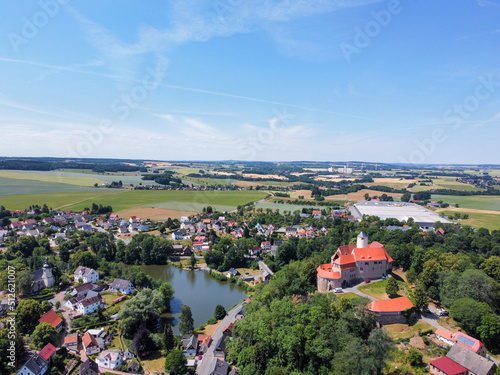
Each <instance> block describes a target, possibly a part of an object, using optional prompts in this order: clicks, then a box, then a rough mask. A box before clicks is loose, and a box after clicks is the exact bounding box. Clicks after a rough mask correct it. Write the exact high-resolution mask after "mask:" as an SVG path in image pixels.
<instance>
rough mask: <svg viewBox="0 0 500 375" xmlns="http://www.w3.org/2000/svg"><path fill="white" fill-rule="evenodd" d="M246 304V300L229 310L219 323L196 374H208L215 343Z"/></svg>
mask: <svg viewBox="0 0 500 375" xmlns="http://www.w3.org/2000/svg"><path fill="white" fill-rule="evenodd" d="M243 305H244V302H242V303H240V304H239V305H237V306H236V307H235V308H234V309H232V310H231V311H229V312H228V313H227V315H226V317H225V318H224V319H223V320H222V322H221V323H220V324H219V326H218V327H217V329H216V330H215V332H214V334H213V335H212V343H211V344H210V346H209V347H208V350H207V352H206V353H205V355H204V356H203V359H202V361H201V363H199V364H198V368H197V369H196V374H198V375H208V370H209V367H210V364H211V363H212V361H213V360H214V349H215V345H217V341H218V340H219V339H220V338H221V337H222V331H224V329H225V328H226V327H227V326H228V324H229V323H233V322H234V321H235V319H236V314H237V313H238V311H239V310H240V308H241V306H243Z"/></svg>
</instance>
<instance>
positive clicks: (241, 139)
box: [0, 0, 500, 164]
mask: <svg viewBox="0 0 500 375" xmlns="http://www.w3.org/2000/svg"><path fill="white" fill-rule="evenodd" d="M0 7H1V12H0V156H16V157H23V156H24V157H26V156H30V157H42V156H52V157H63V158H73V157H78V158H86V157H95V158H101V157H102V158H130V159H145V160H149V159H154V160H242V161H261V160H262V161H294V160H311V161H350V160H353V161H354V160H356V161H367V162H380V163H413V164H422V163H424V164H425V163H429V164H432V163H436V164H439V163H448V164H450V163H452V164H500V154H499V153H498V152H497V150H498V139H499V135H500V127H499V126H498V125H500V64H499V63H500V48H499V46H500V0H440V1H435V0H421V1H416V0H413V1H412V0H400V1H398V0H389V1H379V0H251V1H250V0H168V1H164V0H163V1H157V0H149V1H141V2H139V1H127V0H123V1H120V2H116V1H110V0H86V1H83V0H80V1H79V0H39V1H23V2H18V1H3V2H2V3H1V5H0Z"/></svg>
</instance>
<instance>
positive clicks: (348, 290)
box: [342, 282, 377, 301]
mask: <svg viewBox="0 0 500 375" xmlns="http://www.w3.org/2000/svg"><path fill="white" fill-rule="evenodd" d="M362 285H365V283H364V282H362V283H359V284H358V285H353V286H350V287H348V288H344V289H342V292H344V293H354V294H357V295H358V296H361V297H365V298H368V299H369V300H371V301H376V300H377V299H376V298H375V297H372V296H369V295H368V294H364V293H363V292H360V291H359V290H358V287H360V286H362Z"/></svg>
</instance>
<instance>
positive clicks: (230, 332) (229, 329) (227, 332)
mask: <svg viewBox="0 0 500 375" xmlns="http://www.w3.org/2000/svg"><path fill="white" fill-rule="evenodd" d="M233 328H234V323H229V324H228V325H227V327H226V328H224V331H222V334H223V335H224V337H228V336H229V337H231V336H233Z"/></svg>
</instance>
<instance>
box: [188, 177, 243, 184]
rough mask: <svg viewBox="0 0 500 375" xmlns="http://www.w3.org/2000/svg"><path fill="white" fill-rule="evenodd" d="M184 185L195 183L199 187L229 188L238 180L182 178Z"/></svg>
mask: <svg viewBox="0 0 500 375" xmlns="http://www.w3.org/2000/svg"><path fill="white" fill-rule="evenodd" d="M182 181H183V183H184V184H189V183H194V184H197V185H224V186H229V185H231V184H232V183H233V182H235V181H236V180H231V179H229V178H228V179H222V178H221V179H218V178H195V177H185V176H184V177H182Z"/></svg>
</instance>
